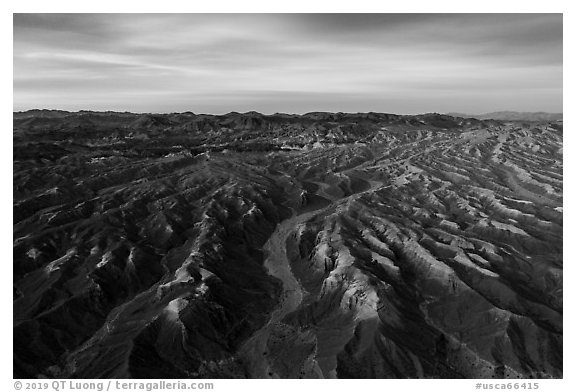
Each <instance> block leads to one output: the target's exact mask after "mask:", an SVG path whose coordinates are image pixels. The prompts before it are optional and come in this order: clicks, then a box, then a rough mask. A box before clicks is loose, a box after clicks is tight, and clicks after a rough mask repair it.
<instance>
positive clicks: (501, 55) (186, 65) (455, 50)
mask: <svg viewBox="0 0 576 392" xmlns="http://www.w3.org/2000/svg"><path fill="white" fill-rule="evenodd" d="M14 101H15V104H14V105H15V107H14V109H15V110H21V109H28V108H33V107H41V108H44V107H57V108H63V109H71V110H77V109H94V110H134V111H185V110H192V111H196V112H203V111H204V112H218V113H223V112H227V111H231V110H258V111H262V112H266V113H270V112H277V111H284V112H287V111H294V112H305V111H311V110H338V111H368V110H377V111H387V112H399V113H410V112H422V111H468V112H482V111H491V110H498V109H511V110H526V111H528V110H546V111H561V110H562V16H561V15H558V14H518V15H516V14H502V15H500V14H496V15H493V14H485V15H484V14H474V15H472V14H464V15H459V14H449V15H442V14H428V15H418V14H408V15H405V14H370V15H362V14H354V15H347V14H339V15H333V14H307V15H298V14H239V15H230V14H178V15H176V14H174V15H172V14H157V15H156V14H142V15H139V14H136V15H131V14H81V15H75V14H66V15H59V14H45V15H36V14H16V15H15V16H14Z"/></svg>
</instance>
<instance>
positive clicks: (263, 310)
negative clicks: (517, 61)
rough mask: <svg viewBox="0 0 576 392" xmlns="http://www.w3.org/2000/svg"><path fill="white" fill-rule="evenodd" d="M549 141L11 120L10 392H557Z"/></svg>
mask: <svg viewBox="0 0 576 392" xmlns="http://www.w3.org/2000/svg"><path fill="white" fill-rule="evenodd" d="M562 132H563V127H562V122H561V121H549V122H546V121H498V120H477V119H470V118H461V117H452V116H448V115H440V114H423V115H416V116H401V115H393V114H379V113H364V114H345V113H308V114H305V115H289V114H275V115H262V114H259V113H255V112H249V113H244V114H240V113H229V114H227V115H221V116H215V115H197V114H194V113H190V112H188V113H178V114H162V115H152V114H131V113H116V112H105V113H100V112H77V113H69V112H61V111H28V112H18V113H14V128H13V140H14V150H13V152H14V167H13V171H14V183H13V212H14V222H13V224H14V247H13V254H14V256H13V282H14V288H13V296H14V299H13V301H14V302H13V331H14V356H13V357H14V377H17V378H35V377H58V378H68V377H78V378H127V377H133V378H155V377H162V378H560V377H562V368H563V366H562V346H563V345H562V326H563V322H562V310H563V305H562V288H563V283H562V277H563V272H562V271H563V270H562V248H563V244H562V154H563V148H562Z"/></svg>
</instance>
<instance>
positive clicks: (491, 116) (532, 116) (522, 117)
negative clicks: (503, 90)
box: [447, 111, 562, 121]
mask: <svg viewBox="0 0 576 392" xmlns="http://www.w3.org/2000/svg"><path fill="white" fill-rule="evenodd" d="M447 114H448V115H449V116H453V117H464V118H475V119H478V120H500V121H562V113H546V112H512V111H502V112H491V113H484V114H465V113H447Z"/></svg>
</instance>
